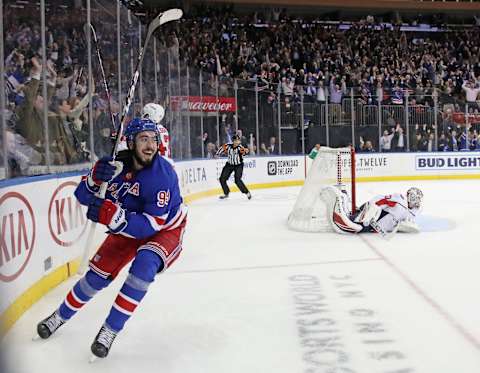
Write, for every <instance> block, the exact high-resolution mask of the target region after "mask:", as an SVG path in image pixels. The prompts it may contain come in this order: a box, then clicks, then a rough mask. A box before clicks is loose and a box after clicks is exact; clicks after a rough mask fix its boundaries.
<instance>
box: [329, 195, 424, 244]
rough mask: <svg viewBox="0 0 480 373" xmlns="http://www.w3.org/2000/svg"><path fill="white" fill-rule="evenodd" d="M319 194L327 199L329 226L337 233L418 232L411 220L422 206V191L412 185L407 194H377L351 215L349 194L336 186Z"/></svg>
mask: <svg viewBox="0 0 480 373" xmlns="http://www.w3.org/2000/svg"><path fill="white" fill-rule="evenodd" d="M322 193H324V194H323V196H324V198H325V199H326V200H330V203H331V209H330V211H331V216H330V219H331V226H332V228H333V229H334V230H335V231H336V232H338V233H360V232H377V233H380V234H381V235H382V236H383V237H385V238H388V237H390V236H391V235H392V234H394V233H395V232H397V231H401V232H419V228H418V226H417V224H416V223H415V222H414V219H415V216H416V215H417V214H418V212H419V210H420V208H421V205H422V199H423V193H422V191H421V190H420V189H418V188H415V187H412V188H410V189H408V190H407V193H406V194H400V193H395V194H391V195H387V196H376V197H374V198H372V199H371V200H369V201H368V202H366V203H365V204H363V205H362V206H361V207H360V208H359V209H358V211H357V212H356V213H354V214H351V212H350V211H349V209H348V206H349V205H350V204H349V201H348V196H346V194H345V193H343V192H341V191H339V190H338V188H336V187H328V188H326V190H325V191H324V192H322ZM325 196H327V197H325Z"/></svg>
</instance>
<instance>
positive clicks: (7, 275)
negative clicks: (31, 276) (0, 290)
mask: <svg viewBox="0 0 480 373" xmlns="http://www.w3.org/2000/svg"><path fill="white" fill-rule="evenodd" d="M0 211H1V212H2V213H1V215H0V280H1V281H4V282H10V281H13V280H15V279H16V278H17V277H18V276H20V274H21V273H22V272H23V270H24V269H25V267H26V266H27V264H28V261H29V260H30V257H31V256H32V252H33V247H34V243H35V216H34V214H33V209H32V206H31V205H30V203H29V202H28V200H27V199H26V198H25V197H24V196H22V195H21V194H20V193H17V192H9V193H6V194H4V195H3V196H1V197H0Z"/></svg>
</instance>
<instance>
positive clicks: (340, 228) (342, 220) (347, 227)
mask: <svg viewBox="0 0 480 373" xmlns="http://www.w3.org/2000/svg"><path fill="white" fill-rule="evenodd" d="M331 223H332V228H333V229H334V230H335V231H336V232H337V233H342V234H345V233H359V232H361V231H362V230H363V226H362V225H360V224H357V223H355V222H353V221H351V220H350V218H349V216H348V215H347V214H346V213H345V211H344V209H343V208H342V203H341V201H336V202H335V205H334V208H333V212H332V221H331Z"/></svg>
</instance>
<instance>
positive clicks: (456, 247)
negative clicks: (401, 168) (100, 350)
mask: <svg viewBox="0 0 480 373" xmlns="http://www.w3.org/2000/svg"><path fill="white" fill-rule="evenodd" d="M410 186H417V187H420V188H421V189H422V190H423V191H424V195H425V201H424V208H423V215H422V216H421V217H420V218H419V220H418V222H419V225H420V226H421V227H422V229H423V232H421V233H419V234H397V235H396V236H394V237H393V238H392V239H391V240H389V241H386V240H383V239H382V238H381V237H379V236H378V235H373V234H364V235H359V236H341V235H338V234H334V233H329V234H314V233H299V232H292V231H289V230H288V229H287V227H286V218H287V216H288V213H289V212H290V210H291V208H292V206H293V204H294V202H295V196H296V195H297V193H298V192H299V188H278V189H270V190H253V191H252V194H253V199H252V200H251V201H248V200H247V199H246V198H245V196H243V195H241V194H239V193H233V194H231V198H230V199H228V200H225V201H220V200H218V199H217V198H209V199H204V200H200V201H198V202H195V203H193V204H192V205H191V206H190V213H189V223H188V228H187V231H186V234H185V242H184V251H183V253H182V254H181V257H180V259H179V260H178V261H177V263H176V264H175V265H174V267H173V268H171V269H170V270H169V271H167V272H166V273H165V274H162V275H160V276H159V277H158V278H157V281H156V282H155V283H154V284H153V285H152V286H151V287H150V291H149V293H148V294H147V296H146V298H145V299H144V301H143V302H142V304H141V305H140V306H139V308H138V309H137V311H136V313H135V314H134V316H133V317H132V318H131V320H130V321H129V322H128V323H127V325H126V328H125V329H124V331H122V333H121V334H120V335H119V336H118V337H117V339H116V340H115V342H114V345H113V347H112V350H111V352H110V355H109V357H108V358H107V359H105V360H98V361H96V362H95V363H94V364H88V359H89V356H90V344H91V342H92V339H93V337H94V336H95V334H96V333H97V331H98V329H99V328H100V326H101V324H102V323H103V321H104V320H105V317H106V316H107V313H108V311H109V309H110V306H111V304H112V302H113V300H114V298H115V296H116V293H117V291H118V289H119V288H120V286H121V282H122V280H123V278H124V277H125V274H124V273H123V274H122V275H121V277H120V278H119V279H118V280H119V281H116V282H115V283H114V284H113V285H112V286H111V287H110V288H109V289H106V290H104V291H103V292H102V293H100V294H98V295H97V297H96V298H95V299H94V300H93V301H91V302H90V304H88V305H87V306H86V307H85V308H84V309H83V310H82V311H81V312H80V313H79V314H78V315H76V316H75V318H74V319H72V320H71V321H70V322H69V323H67V324H66V325H64V326H63V327H62V328H61V329H59V331H58V332H57V333H56V334H55V335H54V336H53V337H52V338H51V339H50V340H47V341H43V340H40V341H32V340H31V338H32V336H33V335H34V333H35V326H36V323H37V322H38V321H39V320H41V319H42V318H44V317H45V316H47V315H48V314H50V312H51V311H52V310H53V309H54V308H55V307H56V306H58V304H59V303H60V302H61V301H62V300H63V297H64V296H65V295H66V293H67V291H68V290H69V289H70V288H71V287H72V286H73V284H74V282H75V281H76V280H77V279H75V278H74V279H70V280H69V281H67V282H65V283H63V284H61V285H60V286H58V287H57V288H56V289H54V290H52V291H51V292H49V293H48V294H47V295H46V296H45V297H44V298H43V299H41V300H40V301H39V302H38V303H37V304H35V305H34V306H33V307H32V308H31V309H30V310H29V311H27V312H26V313H25V314H24V316H23V317H22V318H21V319H20V320H19V321H18V322H17V323H16V325H15V326H14V328H13V329H12V330H11V331H10V332H9V333H8V334H7V335H6V337H5V338H4V340H3V342H2V346H1V348H2V350H3V351H4V352H6V356H7V359H8V366H7V367H6V371H5V373H20V372H21V373H37V372H38V373H44V372H48V373H56V372H61V373H65V372H72V373H73V372H102V373H109V372H112V373H122V372H128V373H131V372H132V371H134V372H142V373H149V372H152V373H153V372H162V373H172V372H181V373H190V372H191V373H199V372H205V373H207V372H208V373H226V372H228V373H237V372H238V373H246V372H252V373H253V372H255V373H270V372H275V373H294V372H312V373H321V372H325V373H326V372H357V373H360V372H363V373H376V372H379V373H380V372H382V373H386V372H419V373H452V372H455V373H457V372H458V373H478V372H480V296H479V294H480V271H479V263H480V245H479V242H478V241H479V238H478V237H479V235H478V231H479V229H480V221H479V219H478V217H479V215H478V211H479V210H480V193H479V186H480V182H479V181H473V180H472V181H428V182H401V183H400V182H399V183H397V182H396V183H391V182H390V183H364V184H360V185H359V186H358V196H359V197H358V199H359V202H362V201H364V200H365V199H367V198H370V197H372V196H374V195H376V194H379V193H385V194H389V193H392V192H399V191H400V192H401V191H405V190H406V189H407V188H408V187H410Z"/></svg>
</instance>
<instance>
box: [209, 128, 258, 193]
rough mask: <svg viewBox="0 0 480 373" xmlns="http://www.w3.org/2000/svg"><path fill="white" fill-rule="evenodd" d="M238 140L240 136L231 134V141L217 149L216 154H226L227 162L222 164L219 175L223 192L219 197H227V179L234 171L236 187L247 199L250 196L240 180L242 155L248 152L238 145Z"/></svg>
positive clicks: (228, 191) (228, 190)
mask: <svg viewBox="0 0 480 373" xmlns="http://www.w3.org/2000/svg"><path fill="white" fill-rule="evenodd" d="M240 142H241V141H240V137H239V136H238V135H233V136H232V143H231V144H224V145H222V146H221V147H220V149H218V151H217V154H216V155H217V156H219V155H221V154H226V155H227V157H228V159H227V163H225V166H223V169H222V174H221V175H220V185H221V186H222V189H223V193H224V194H223V196H220V199H225V198H228V195H229V194H230V189H229V188H228V185H227V180H228V178H229V177H230V175H231V174H232V172H235V184H237V186H238V189H240V191H241V192H242V193H243V194H246V195H247V198H248V199H251V198H252V195H251V194H250V192H249V191H248V189H247V187H246V186H245V184H244V183H243V181H242V174H243V156H244V155H245V154H248V149H247V148H244V147H243V146H242V145H240Z"/></svg>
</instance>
